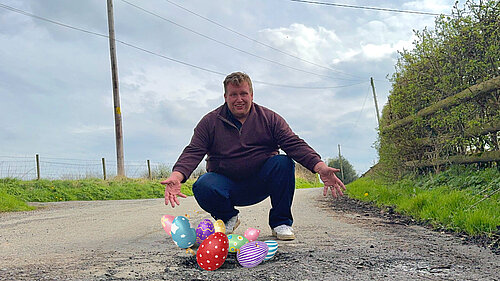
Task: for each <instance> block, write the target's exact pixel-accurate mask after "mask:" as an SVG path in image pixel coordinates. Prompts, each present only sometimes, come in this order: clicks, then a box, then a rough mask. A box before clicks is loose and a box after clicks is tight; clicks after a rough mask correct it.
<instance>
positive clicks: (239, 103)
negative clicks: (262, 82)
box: [224, 81, 253, 122]
mask: <svg viewBox="0 0 500 281" xmlns="http://www.w3.org/2000/svg"><path fill="white" fill-rule="evenodd" d="M224 100H225V101H226V103H227V105H228V107H229V110H230V111H231V113H232V114H233V115H234V117H236V119H238V120H240V121H242V122H243V121H245V119H246V117H247V116H248V113H249V112H250V107H251V106H252V102H253V93H252V92H251V91H250V87H249V86H248V83H247V82H245V81H243V82H242V83H241V84H240V85H239V86H237V85H234V84H231V83H229V84H227V86H226V92H225V93H224Z"/></svg>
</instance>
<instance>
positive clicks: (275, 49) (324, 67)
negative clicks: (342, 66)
mask: <svg viewBox="0 0 500 281" xmlns="http://www.w3.org/2000/svg"><path fill="white" fill-rule="evenodd" d="M165 1H167V2H168V3H170V4H172V5H174V6H176V7H178V8H180V9H182V10H184V11H186V12H188V13H191V14H193V15H195V16H197V17H199V18H202V19H204V20H206V21H209V22H211V23H213V24H215V25H217V26H218V27H220V28H223V29H225V30H227V31H229V32H232V33H234V34H237V35H239V36H241V37H243V38H246V39H248V40H250V41H252V42H255V43H257V44H260V45H262V46H265V47H267V48H270V49H272V50H274V51H277V52H279V53H282V54H284V55H287V56H289V57H292V58H295V59H298V60H300V61H302V62H305V63H308V64H311V65H314V66H317V67H321V68H323V69H326V70H330V71H333V72H337V73H340V74H345V75H349V76H352V77H356V78H360V77H358V76H356V75H353V74H349V73H345V72H342V71H340V70H336V69H333V68H331V67H328V66H324V65H320V64H317V63H315V62H312V61H308V60H306V59H303V58H301V57H298V56H296V55H292V54H289V53H287V52H285V51H283V50H280V49H278V48H276V47H273V46H271V45H269V44H266V43H263V42H260V41H258V40H256V39H253V38H252V37H249V36H247V35H245V34H243V33H241V32H238V31H236V30H234V29H231V28H229V27H227V26H224V25H222V24H220V23H218V22H216V21H214V20H212V19H209V18H207V17H205V16H202V15H200V14H198V13H196V12H193V11H191V10H189V9H187V8H185V7H183V6H181V5H179V4H177V3H175V2H173V1H170V0H165Z"/></svg>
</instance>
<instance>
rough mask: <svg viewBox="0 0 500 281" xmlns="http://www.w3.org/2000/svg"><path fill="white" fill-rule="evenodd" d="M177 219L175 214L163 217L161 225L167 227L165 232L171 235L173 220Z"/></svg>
mask: <svg viewBox="0 0 500 281" xmlns="http://www.w3.org/2000/svg"><path fill="white" fill-rule="evenodd" d="M174 219H175V217H174V216H171V215H164V216H163V217H161V226H163V229H165V232H166V233H167V234H168V235H169V236H170V235H171V234H170V228H171V227H172V221H173V220H174Z"/></svg>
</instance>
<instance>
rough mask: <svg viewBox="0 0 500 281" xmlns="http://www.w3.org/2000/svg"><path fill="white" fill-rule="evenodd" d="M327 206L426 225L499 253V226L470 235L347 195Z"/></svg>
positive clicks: (406, 224)
mask: <svg viewBox="0 0 500 281" xmlns="http://www.w3.org/2000/svg"><path fill="white" fill-rule="evenodd" d="M328 207H329V208H331V209H332V210H334V211H336V212H341V213H342V212H344V213H345V212H350V213H357V214H359V215H360V216H365V217H377V218H381V219H383V220H384V221H385V222H386V223H387V224H399V225H405V226H410V225H419V226H423V227H426V228H428V229H430V230H433V231H437V232H440V233H447V234H451V235H454V236H455V237H457V238H459V239H460V240H462V241H463V243H464V244H474V245H478V246H480V247H483V248H485V249H489V250H491V251H492V252H493V253H494V254H496V255H500V227H499V228H498V230H497V232H496V233H493V234H492V235H491V236H486V235H477V236H471V235H468V234H467V233H465V232H455V231H451V230H449V229H445V228H443V227H439V226H437V227H436V226H433V225H432V224H431V223H429V222H425V221H417V220H415V219H413V218H411V217H409V216H405V215H402V214H400V213H397V212H395V211H394V208H393V207H390V206H384V207H377V206H375V205H373V204H372V203H370V202H364V201H359V200H356V199H352V198H349V197H348V196H343V197H341V198H338V199H336V200H333V201H331V204H328Z"/></svg>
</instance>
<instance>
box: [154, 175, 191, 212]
mask: <svg viewBox="0 0 500 281" xmlns="http://www.w3.org/2000/svg"><path fill="white" fill-rule="evenodd" d="M183 179H184V175H183V174H181V173H179V172H176V171H174V172H172V174H171V175H170V177H168V178H167V179H166V180H164V181H162V182H160V183H161V184H164V185H165V205H167V206H168V204H169V203H170V205H172V208H174V207H175V204H177V205H180V202H179V198H177V196H180V197H182V198H186V197H187V196H186V195H184V194H182V192H181V182H182V180H183Z"/></svg>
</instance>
